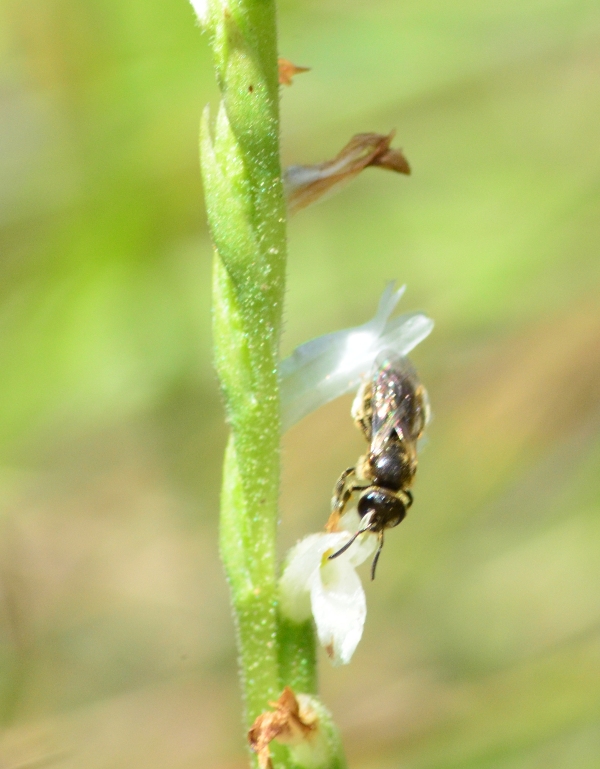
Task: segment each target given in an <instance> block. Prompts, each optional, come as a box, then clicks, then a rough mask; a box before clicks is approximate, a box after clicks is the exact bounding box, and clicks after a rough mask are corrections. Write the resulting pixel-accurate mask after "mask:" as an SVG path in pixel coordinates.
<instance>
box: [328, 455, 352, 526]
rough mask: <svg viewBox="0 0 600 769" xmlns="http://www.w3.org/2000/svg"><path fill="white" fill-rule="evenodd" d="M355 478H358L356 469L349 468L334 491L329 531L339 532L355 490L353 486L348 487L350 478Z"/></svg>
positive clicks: (341, 476)
mask: <svg viewBox="0 0 600 769" xmlns="http://www.w3.org/2000/svg"><path fill="white" fill-rule="evenodd" d="M354 477H356V468H355V467H348V468H347V469H346V470H344V472H343V473H342V474H341V475H340V477H339V478H338V481H337V483H336V484H335V488H334V490H333V497H332V498H331V515H330V516H329V520H328V521H327V524H326V525H325V528H326V529H327V531H337V525H338V522H339V520H340V517H341V515H342V513H343V512H344V508H345V507H346V505H347V504H348V500H349V499H350V497H351V496H352V493H353V492H354V489H355V487H354V486H353V485H352V486H349V487H348V486H347V482H348V479H349V478H354Z"/></svg>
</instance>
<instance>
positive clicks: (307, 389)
mask: <svg viewBox="0 0 600 769" xmlns="http://www.w3.org/2000/svg"><path fill="white" fill-rule="evenodd" d="M403 293H404V287H402V288H400V289H399V290H398V291H394V284H393V283H388V285H387V286H386V288H385V290H384V292H383V294H382V296H381V300H380V302H379V307H378V309H377V313H376V314H375V317H374V318H372V320H370V321H369V322H368V323H364V324H363V325H362V326H355V327H354V328H348V329H343V330H342V331H335V332H333V333H332V334H325V336H321V337H318V338H317V339H312V340H311V341H309V342H306V343H305V344H302V345H300V346H299V347H297V348H296V349H295V350H294V352H293V353H292V354H291V355H290V356H289V357H287V358H286V359H285V360H284V361H282V363H281V367H280V374H281V419H282V429H283V430H284V431H285V430H287V429H288V428H289V427H291V426H292V425H293V424H294V423H295V422H298V421H299V420H300V419H302V417H304V416H306V415H307V414H310V413H311V412H312V411H314V410H315V409H317V408H319V406H322V405H324V404H325V403H328V402H329V401H330V400H333V399H334V398H338V397H339V396H340V395H345V394H346V393H349V392H352V391H353V390H356V389H357V388H358V386H359V384H360V381H361V378H362V377H363V376H364V375H365V374H366V373H367V372H368V371H369V370H370V368H371V366H372V365H373V361H374V360H375V358H376V357H377V355H378V354H379V353H380V352H381V351H382V350H384V349H388V348H389V349H392V350H394V351H395V352H397V353H398V354H399V355H406V354H408V353H409V352H410V351H411V350H412V349H413V347H415V345H417V344H418V343H419V342H421V341H422V340H423V339H425V337H426V336H427V335H428V334H429V333H430V332H431V329H432V328H433V321H431V320H430V319H429V318H428V317H427V316H425V315H423V314H422V313H408V314H406V315H400V316H399V317H397V318H394V319H392V320H389V316H390V314H391V313H392V311H393V309H394V307H395V306H396V304H397V303H398V301H399V299H400V297H401V296H402V294H403Z"/></svg>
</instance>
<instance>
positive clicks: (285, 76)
mask: <svg viewBox="0 0 600 769" xmlns="http://www.w3.org/2000/svg"><path fill="white" fill-rule="evenodd" d="M277 65H278V67H279V85H292V78H293V77H294V75H301V74H302V73H303V72H310V67H297V66H296V65H295V64H292V62H291V61H289V60H288V59H282V58H279V59H277Z"/></svg>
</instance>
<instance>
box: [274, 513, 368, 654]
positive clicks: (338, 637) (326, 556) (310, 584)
mask: <svg viewBox="0 0 600 769" xmlns="http://www.w3.org/2000/svg"><path fill="white" fill-rule="evenodd" d="M353 518H356V519H358V515H356V513H354V516H353ZM353 518H352V520H353ZM350 520H351V515H350V514H347V515H345V516H344V517H343V519H342V521H341V523H342V525H343V526H349V525H350V523H349V522H350ZM353 528H355V527H353ZM356 528H357V527H356ZM355 536H356V531H355V530H354V531H349V530H348V529H342V530H341V531H335V532H329V533H326V532H321V533H318V534H310V535H309V536H308V537H306V538H305V539H303V540H301V541H300V542H299V543H298V544H297V545H296V546H295V547H294V548H293V549H292V550H291V552H290V555H289V557H288V560H287V563H286V566H285V568H284V571H283V574H282V577H281V579H280V582H279V599H280V608H281V611H282V613H283V614H284V615H285V616H286V617H288V618H289V619H291V620H292V621H294V622H305V621H306V620H307V619H309V618H310V616H311V613H312V615H313V617H314V620H315V624H316V626H317V635H318V637H319V642H320V643H321V645H322V646H323V647H324V648H325V649H326V650H327V653H328V654H329V657H330V658H331V661H332V662H333V664H334V665H340V664H341V665H343V664H347V663H348V662H349V661H350V659H351V657H352V655H353V653H354V650H355V649H356V647H357V645H358V642H359V641H360V638H361V636H362V631H363V626H364V623H365V618H366V614H367V607H366V599H365V594H364V590H363V587H362V584H361V581H360V578H359V576H358V574H357V573H356V567H357V566H358V565H359V564H361V563H362V562H363V561H365V560H366V559H367V558H368V557H369V556H370V555H371V554H372V553H373V551H374V550H375V548H376V545H377V543H376V537H375V536H374V535H372V534H370V533H363V534H362V536H359V537H358V539H356V542H355V543H354V544H353V546H352V547H349V548H348V550H344V552H338V555H339V557H338V556H336V557H335V558H334V559H333V560H331V559H330V556H331V555H332V554H335V553H336V551H340V549H341V548H343V547H344V545H346V544H347V543H348V542H349V540H352V539H353V538H354V537H355Z"/></svg>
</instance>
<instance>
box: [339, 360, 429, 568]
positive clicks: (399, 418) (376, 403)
mask: <svg viewBox="0 0 600 769" xmlns="http://www.w3.org/2000/svg"><path fill="white" fill-rule="evenodd" d="M351 413H352V417H353V419H354V421H355V423H356V426H357V427H358V428H359V429H360V430H361V431H362V433H363V435H364V436H365V438H366V439H367V441H368V442H369V444H370V448H369V453H368V454H365V455H363V456H361V457H359V459H358V462H357V463H356V465H355V466H354V467H349V468H348V469H347V470H345V471H344V472H343V473H342V474H341V475H340V477H339V480H338V482H337V483H336V485H335V489H334V492H333V498H332V500H331V516H330V518H329V521H328V523H327V529H328V530H330V531H336V530H337V524H338V522H339V519H340V517H341V516H342V514H343V512H344V510H345V508H346V505H347V504H348V502H349V500H350V498H351V497H352V495H353V494H354V493H355V492H360V497H359V498H358V504H357V511H358V514H359V516H360V519H361V523H360V527H359V530H358V531H357V532H356V534H355V535H354V536H353V537H352V539H351V540H350V541H349V542H347V543H346V544H345V545H344V546H343V547H342V548H340V549H339V550H338V551H337V552H336V553H333V555H330V556H329V558H330V559H331V558H337V557H338V555H341V554H342V553H344V552H345V551H346V550H347V549H348V548H349V547H350V545H351V544H352V543H353V542H354V540H355V539H356V538H357V537H358V535H359V534H362V533H363V532H365V531H372V532H375V533H377V534H379V547H378V548H377V552H376V553H375V557H374V558H373V563H372V565H371V579H375V569H376V567H377V561H378V560H379V555H380V554H381V550H382V548H383V535H384V532H385V530H386V529H391V528H393V527H394V526H397V525H398V524H399V523H401V522H402V521H403V520H404V518H405V516H406V511H407V510H408V508H409V507H410V506H411V505H412V503H413V497H412V494H411V493H410V491H409V488H410V486H411V485H412V483H413V480H414V477H415V473H416V471H417V441H418V439H419V438H420V437H421V436H422V434H423V431H424V429H425V425H426V424H427V422H428V419H429V400H428V398H427V392H426V390H425V388H424V387H423V385H422V384H421V383H420V381H419V377H418V376H417V372H416V371H415V369H414V367H413V365H412V363H411V362H410V361H409V360H408V358H406V357H401V356H399V355H397V354H395V353H393V352H391V351H386V352H384V353H382V354H381V355H380V356H378V358H377V360H376V361H375V366H374V369H373V373H372V375H371V376H370V377H369V378H368V379H367V380H366V381H365V382H364V383H363V384H362V385H361V387H360V388H359V390H358V393H357V394H356V398H355V399H354V403H353V404H352V411H351Z"/></svg>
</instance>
